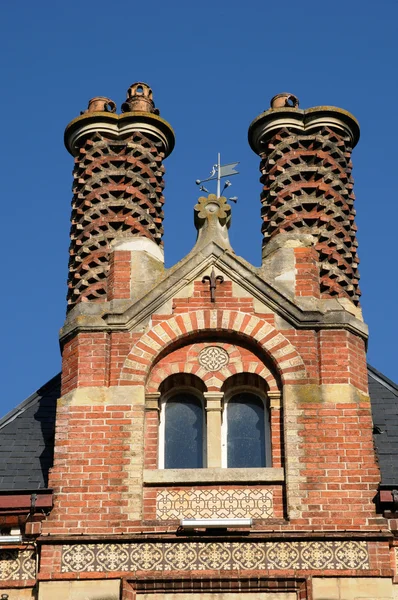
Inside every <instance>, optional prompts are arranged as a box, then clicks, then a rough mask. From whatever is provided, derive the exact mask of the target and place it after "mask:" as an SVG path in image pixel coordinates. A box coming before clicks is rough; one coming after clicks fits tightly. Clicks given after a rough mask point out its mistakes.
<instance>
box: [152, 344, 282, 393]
mask: <svg viewBox="0 0 398 600" xmlns="http://www.w3.org/2000/svg"><path fill="white" fill-rule="evenodd" d="M208 348H209V346H208V345H207V344H205V343H198V344H189V345H187V346H184V347H183V348H180V349H179V350H175V351H174V352H170V354H168V355H167V356H165V357H164V358H162V359H161V360H160V361H159V362H157V363H156V365H155V366H154V368H153V370H152V371H151V374H150V376H149V379H148V383H147V386H146V387H147V391H148V392H156V391H158V389H159V386H160V384H161V383H162V382H163V381H165V380H166V379H167V378H168V377H169V376H173V375H175V374H176V373H182V374H183V373H186V374H187V373H193V374H194V375H196V377H199V378H200V379H201V380H202V381H203V383H204V384H205V385H206V387H207V390H208V391H216V390H220V389H221V388H222V386H223V384H224V383H225V382H226V380H227V379H229V378H230V377H233V376H234V375H235V376H236V375H237V374H241V375H242V377H243V378H244V379H245V381H241V382H240V383H239V385H249V386H250V385H254V386H256V384H257V381H258V380H257V379H256V378H257V377H259V378H260V379H261V380H262V381H263V382H264V388H263V389H264V391H267V389H268V387H269V389H277V381H276V377H275V375H274V374H273V373H272V372H271V370H270V369H269V368H268V367H267V366H266V365H265V364H264V362H263V361H261V360H260V359H259V358H258V356H256V355H255V354H254V353H253V352H251V351H250V350H248V349H247V348H242V347H240V346H238V345H235V344H227V343H223V344H222V347H221V344H220V346H211V347H210V348H211V349H213V348H216V349H217V351H218V350H220V352H225V354H224V355H223V356H224V357H226V358H227V359H228V361H227V364H221V363H220V365H219V368H218V369H214V367H216V366H218V365H217V363H218V362H219V358H218V357H219V356H221V354H220V355H219V354H218V352H217V361H215V360H214V355H215V353H214V355H213V351H212V355H213V357H212V358H211V361H210V360H208V358H206V365H207V367H208V366H209V365H210V366H212V368H213V369H214V370H210V369H209V368H206V366H205V365H202V364H201V356H202V352H205V351H207V349H208ZM206 355H207V352H206V354H205V356H206ZM223 361H224V359H223ZM270 366H271V367H272V365H270ZM250 375H252V377H250ZM247 377H249V379H247ZM185 385H188V383H186V384H185Z"/></svg>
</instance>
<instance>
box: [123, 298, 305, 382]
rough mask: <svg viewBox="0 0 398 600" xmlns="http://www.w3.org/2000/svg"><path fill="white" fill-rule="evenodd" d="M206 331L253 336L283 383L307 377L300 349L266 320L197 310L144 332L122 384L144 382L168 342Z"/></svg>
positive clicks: (126, 369) (220, 311)
mask: <svg viewBox="0 0 398 600" xmlns="http://www.w3.org/2000/svg"><path fill="white" fill-rule="evenodd" d="M204 330H208V331H220V330H224V331H225V332H233V333H234V334H235V335H236V334H238V335H243V336H245V337H250V338H251V339H252V340H253V342H254V343H255V344H256V345H257V346H260V347H261V348H262V349H263V351H264V352H265V353H266V354H268V355H270V356H271V357H272V359H273V360H274V361H275V363H276V365H277V368H278V370H279V372H280V374H281V376H282V379H283V382H284V383H297V381H298V380H303V379H306V377H307V373H306V369H305V366H304V363H303V360H302V358H301V356H300V355H299V354H298V352H297V350H296V349H295V348H294V347H293V345H292V344H291V343H290V342H289V341H288V340H287V339H286V337H285V336H284V335H283V334H282V333H280V332H278V331H277V330H276V329H275V327H273V326H272V325H271V324H270V323H268V322H267V321H265V320H263V319H260V318H258V317H256V316H254V315H251V314H248V313H243V312H238V311H234V310H196V311H192V312H190V313H185V314H183V315H177V316H175V317H171V318H170V319H167V320H164V321H162V322H160V323H158V324H157V325H155V326H154V327H152V328H151V329H150V330H149V331H148V332H147V333H145V334H144V335H143V336H142V338H141V339H140V340H139V341H138V342H137V344H136V346H135V347H134V348H133V349H132V350H131V352H130V353H129V355H128V357H127V358H126V360H125V362H124V367H123V370H122V373H121V378H120V379H121V383H123V384H124V383H127V382H128V383H130V384H131V383H133V382H136V383H145V379H146V377H147V374H148V371H149V369H150V366H151V365H152V364H153V362H154V360H155V358H156V357H157V356H158V355H159V354H160V352H163V351H164V349H165V348H166V347H167V345H169V344H171V343H174V342H175V341H177V340H178V339H181V338H183V337H185V336H187V335H188V334H190V333H195V332H200V333H203V331H204Z"/></svg>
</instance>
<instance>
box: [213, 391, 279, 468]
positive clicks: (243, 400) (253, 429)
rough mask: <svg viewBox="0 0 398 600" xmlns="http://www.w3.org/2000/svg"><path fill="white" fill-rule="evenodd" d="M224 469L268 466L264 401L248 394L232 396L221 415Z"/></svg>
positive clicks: (240, 393) (246, 392) (267, 417)
mask: <svg viewBox="0 0 398 600" xmlns="http://www.w3.org/2000/svg"><path fill="white" fill-rule="evenodd" d="M222 437H223V466H224V467H228V468H233V467H235V468H256V467H257V468H258V467H260V468H261V467H267V466H271V462H272V461H271V443H270V427H269V414H268V410H266V408H265V403H264V400H263V399H262V398H261V397H260V396H259V395H257V394H255V393H253V392H251V391H242V392H238V393H233V394H232V395H231V396H230V397H229V399H227V401H226V403H225V407H224V415H223V436H222Z"/></svg>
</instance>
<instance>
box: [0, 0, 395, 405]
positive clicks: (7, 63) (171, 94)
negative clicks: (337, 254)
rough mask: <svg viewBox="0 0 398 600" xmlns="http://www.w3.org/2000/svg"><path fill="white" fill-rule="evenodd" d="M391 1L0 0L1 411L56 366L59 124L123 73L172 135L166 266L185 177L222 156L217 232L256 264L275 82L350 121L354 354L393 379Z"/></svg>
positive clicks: (62, 204)
mask: <svg viewBox="0 0 398 600" xmlns="http://www.w3.org/2000/svg"><path fill="white" fill-rule="evenodd" d="M397 18H398V3H397V2H396V0H380V1H379V2H377V3H376V2H370V1H369V0H361V1H359V0H345V1H342V0H335V1H334V2H321V1H320V0H317V1H314V0H302V1H301V2H300V1H297V0H294V1H293V0H285V1H283V2H270V1H266V0H246V1H245V2H242V1H241V0H240V1H238V0H213V1H209V0H201V1H200V2H189V1H188V2H187V1H185V2H183V1H182V0H174V1H173V0H169V1H164V0H163V1H158V0H153V1H152V2H147V3H145V2H136V1H132V0H130V1H124V2H120V1H119V0H113V1H112V2H111V1H109V0H107V1H105V0H96V1H95V2H87V1H82V0H81V1H80V2H77V1H75V0H68V2H54V1H51V2H50V0H37V1H36V2H31V1H30V0H29V1H28V0H20V1H19V2H15V1H14V0H13V1H10V0H3V2H2V4H1V15H0V46H1V51H0V63H1V81H2V84H3V85H2V93H1V95H0V103H1V115H2V131H1V134H2V136H1V137H2V144H1V162H0V165H1V197H2V198H1V221H2V230H1V231H2V237H1V241H2V244H1V248H2V277H1V282H2V292H1V295H0V302H1V311H0V318H1V332H2V344H1V350H0V352H1V361H0V365H1V377H2V382H3V386H2V394H1V407H0V413H1V414H4V413H6V412H7V411H8V410H10V409H11V408H12V407H13V406H15V405H16V404H18V403H19V402H21V401H22V400H23V399H24V398H26V397H27V396H29V395H30V394H31V393H32V392H34V391H35V390H36V389H37V388H38V387H40V386H41V385H42V384H43V383H45V382H46V381H47V380H48V379H50V378H51V377H52V376H53V375H54V374H56V373H57V372H58V371H59V370H60V364H61V361H60V351H59V345H58V330H59V328H60V327H61V326H62V323H63V320H64V317H65V307H66V303H65V295H66V277H67V264H68V246H69V217H70V201H71V183H72V176H71V171H72V167H73V160H72V157H71V156H70V155H69V154H68V153H67V152H66V150H65V149H64V146H63V130H64V128H65V126H66V125H67V123H68V122H69V121H70V120H71V119H73V118H74V117H76V116H78V115H79V113H80V111H81V110H83V109H85V108H86V107H87V102H88V100H89V99H90V98H92V97H93V96H97V95H104V96H108V97H110V98H112V99H113V100H114V101H115V102H116V103H117V105H118V107H120V105H121V103H122V102H123V101H124V99H125V94H126V90H127V88H128V87H129V85H131V84H132V83H133V82H135V81H145V82H147V83H148V84H149V85H150V86H151V87H152V89H153V91H154V99H155V103H156V105H157V106H158V107H159V109H160V111H161V116H163V117H164V118H165V119H166V120H168V121H169V122H170V123H171V125H172V126H173V127H174V129H175V132H176V147H175V150H174V152H173V154H172V155H171V156H170V157H169V158H168V159H167V161H166V162H165V166H166V189H165V197H166V204H165V215H166V217H165V223H164V225H165V237H164V242H165V255H166V263H167V265H168V266H170V265H172V264H173V263H174V262H176V261H177V260H179V259H180V258H182V257H183V256H184V255H185V254H186V253H187V252H188V251H189V250H190V249H191V247H192V245H193V244H194V240H195V229H194V227H193V206H194V204H195V201H196V198H197V196H198V188H197V187H196V186H195V183H194V182H195V179H197V178H204V177H205V176H206V175H207V174H208V172H209V170H210V167H211V166H212V164H213V163H214V162H215V160H216V155H217V152H221V155H222V160H223V162H233V161H240V165H239V170H240V175H239V176H236V177H234V178H233V180H232V181H233V187H232V188H231V189H230V190H231V194H232V193H233V195H237V196H238V197H239V200H238V204H237V205H233V207H232V210H233V220H232V227H231V230H230V237H231V241H232V245H233V247H234V249H235V252H236V253H237V254H239V255H241V256H243V257H244V258H246V259H247V260H249V261H251V262H252V263H254V264H259V263H260V257H261V234H260V227H261V221H260V199H259V197H260V191H261V185H260V183H259V181H258V179H259V172H258V167H259V158H258V157H257V156H256V155H255V154H254V153H253V152H252V151H251V150H250V148H249V146H248V143H247V129H248V126H249V124H250V122H251V121H252V120H253V118H254V117H256V116H257V115H258V114H259V113H261V112H262V111H263V110H265V109H266V108H268V106H269V100H270V98H271V97H272V96H274V95H275V94H277V93H279V92H284V91H288V92H292V93H293V94H295V95H297V96H298V97H299V99H300V107H301V108H306V107H310V106H316V105H324V104H328V105H334V106H339V107H342V108H345V109H347V110H349V111H351V112H352V113H353V114H354V115H355V116H356V117H357V118H358V120H359V122H360V124H361V130H362V131H361V140H360V142H359V145H358V146H357V148H356V149H355V150H354V153H353V161H354V177H355V183H356V185H355V192H356V196H357V203H356V209H357V225H358V228H359V235H358V237H359V256H360V259H361V263H360V273H361V289H362V293H363V296H362V298H363V302H362V306H363V310H364V316H365V320H366V322H367V323H368V325H369V327H370V342H369V355H368V358H369V362H370V363H371V364H372V365H373V366H375V367H376V368H377V369H379V370H381V371H382V372H383V373H385V374H386V375H387V376H389V377H390V378H392V379H394V380H395V381H397V380H398V365H397V352H396V340H397V337H398V335H397V334H398V319H397V301H396V297H397V291H398V277H397V262H396V261H397V251H396V246H397V241H396V240H397V201H398V199H397V193H396V189H397V169H396V156H397V147H396V146H397V144H398V135H397V129H398V125H397V118H396V111H397V107H396V105H397V102H398V85H397V70H396V65H397V41H396V40H397V33H396V26H397Z"/></svg>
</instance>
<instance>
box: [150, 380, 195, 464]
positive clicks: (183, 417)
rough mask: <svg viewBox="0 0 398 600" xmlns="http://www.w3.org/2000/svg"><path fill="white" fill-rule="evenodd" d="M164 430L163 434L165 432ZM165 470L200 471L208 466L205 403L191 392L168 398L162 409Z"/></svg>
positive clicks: (162, 458) (161, 459) (161, 458)
mask: <svg viewBox="0 0 398 600" xmlns="http://www.w3.org/2000/svg"><path fill="white" fill-rule="evenodd" d="M162 430H163V431H162ZM161 431H162V433H163V435H162V436H161V437H163V443H161V444H160V448H162V447H163V450H164V451H163V456H162V454H160V456H159V462H160V464H161V463H162V462H163V465H162V466H163V468H165V469H201V468H203V466H205V449H206V440H205V437H206V428H205V422H204V407H203V402H202V400H201V399H200V398H199V397H198V396H196V395H195V394H193V393H192V392H190V391H180V392H178V393H176V394H173V395H172V396H170V397H169V398H166V399H165V400H164V402H163V403H162V407H161Z"/></svg>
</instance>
